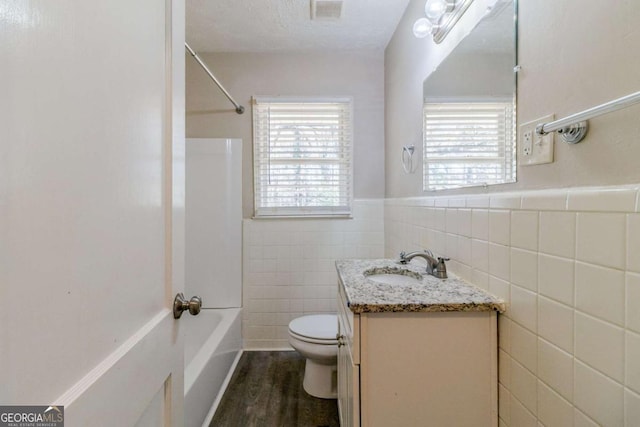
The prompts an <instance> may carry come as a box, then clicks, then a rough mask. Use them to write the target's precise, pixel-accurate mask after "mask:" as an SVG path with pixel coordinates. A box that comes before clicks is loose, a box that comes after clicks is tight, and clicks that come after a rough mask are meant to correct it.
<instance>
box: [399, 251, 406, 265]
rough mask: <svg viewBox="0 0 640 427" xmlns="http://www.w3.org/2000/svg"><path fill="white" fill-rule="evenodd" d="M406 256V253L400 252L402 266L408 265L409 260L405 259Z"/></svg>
mask: <svg viewBox="0 0 640 427" xmlns="http://www.w3.org/2000/svg"><path fill="white" fill-rule="evenodd" d="M406 256H407V253H406V252H405V251H402V252H400V260H399V262H400V264H406V263H407V260H406V258H405V257H406Z"/></svg>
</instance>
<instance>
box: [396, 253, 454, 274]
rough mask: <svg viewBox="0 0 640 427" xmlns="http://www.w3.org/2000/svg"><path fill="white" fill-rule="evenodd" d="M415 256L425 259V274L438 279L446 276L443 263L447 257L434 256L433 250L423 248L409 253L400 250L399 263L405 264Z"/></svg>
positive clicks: (445, 267)
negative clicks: (423, 249) (421, 250)
mask: <svg viewBox="0 0 640 427" xmlns="http://www.w3.org/2000/svg"><path fill="white" fill-rule="evenodd" d="M415 257H420V258H424V259H425V260H426V261H427V274H431V275H432V276H435V277H437V278H438V279H446V278H447V266H446V264H445V263H444V262H445V261H449V258H443V257H437V258H436V257H435V256H434V255H433V252H431V251H429V250H425V251H424V252H420V251H415V252H411V253H406V252H400V261H399V262H400V264H407V263H408V262H409V261H411V260H412V259H414V258H415Z"/></svg>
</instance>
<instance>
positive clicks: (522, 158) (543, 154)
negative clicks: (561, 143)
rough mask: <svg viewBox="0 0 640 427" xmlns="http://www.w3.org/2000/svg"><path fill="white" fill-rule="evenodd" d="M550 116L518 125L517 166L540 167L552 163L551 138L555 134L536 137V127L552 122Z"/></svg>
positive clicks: (552, 117) (552, 118)
mask: <svg viewBox="0 0 640 427" xmlns="http://www.w3.org/2000/svg"><path fill="white" fill-rule="evenodd" d="M554 118H555V116H554V115H553V114H550V115H548V116H545V117H540V118H539V119H536V120H533V121H531V122H528V123H524V124H522V125H520V131H519V132H518V142H519V144H518V164H519V165H521V166H532V165H541V164H544V163H553V145H554V144H553V143H554V139H553V136H554V134H555V132H551V133H548V134H546V135H538V134H537V133H536V126H538V125H539V124H541V123H548V122H552V121H553V120H554Z"/></svg>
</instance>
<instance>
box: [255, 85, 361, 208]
mask: <svg viewBox="0 0 640 427" xmlns="http://www.w3.org/2000/svg"><path fill="white" fill-rule="evenodd" d="M352 133H353V131H352V102H351V100H350V99H348V98H345V99H343V98H340V99H328V100H327V99H323V100H309V99H305V100H299V99H296V100H292V101H286V100H281V99H268V98H256V99H254V103H253V150H254V152H253V155H254V192H255V216H256V217H265V216H267V217H268V216H325V215H328V216H334V215H336V216H337V215H341V216H342V215H350V214H351V202H352V187H353V183H352V181H353V179H352V168H353V166H352V165H353V160H352V139H353V138H352Z"/></svg>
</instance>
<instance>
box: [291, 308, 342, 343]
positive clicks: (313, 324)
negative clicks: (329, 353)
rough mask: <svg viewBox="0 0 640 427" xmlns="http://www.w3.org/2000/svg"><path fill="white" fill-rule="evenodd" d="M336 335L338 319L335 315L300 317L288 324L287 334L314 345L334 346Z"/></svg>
mask: <svg viewBox="0 0 640 427" xmlns="http://www.w3.org/2000/svg"><path fill="white" fill-rule="evenodd" d="M337 333H338V317H337V316H336V315H335V314H315V315H311V316H302V317H298V318H297V319H294V320H292V321H291V322H290V323H289V334H291V335H292V336H293V337H295V338H297V339H299V340H301V341H305V342H309V343H314V344H322V345H335V344H337V342H338V341H337V340H336V334H337Z"/></svg>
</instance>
